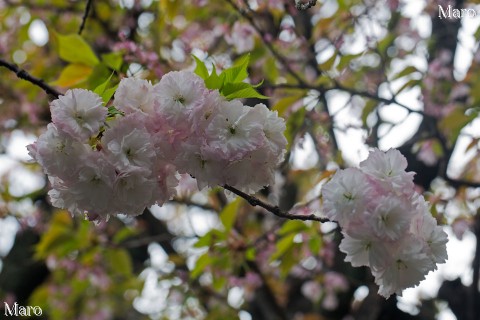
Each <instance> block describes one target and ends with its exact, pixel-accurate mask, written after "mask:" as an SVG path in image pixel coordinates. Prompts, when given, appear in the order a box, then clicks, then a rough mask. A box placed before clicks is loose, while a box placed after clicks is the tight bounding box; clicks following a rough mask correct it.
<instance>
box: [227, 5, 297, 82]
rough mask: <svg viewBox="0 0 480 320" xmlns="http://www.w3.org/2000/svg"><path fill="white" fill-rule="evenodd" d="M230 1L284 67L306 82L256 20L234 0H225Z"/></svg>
mask: <svg viewBox="0 0 480 320" xmlns="http://www.w3.org/2000/svg"><path fill="white" fill-rule="evenodd" d="M225 1H226V2H228V3H229V4H230V5H231V6H232V7H233V8H234V9H235V10H236V11H237V12H238V13H239V14H241V15H242V17H244V18H245V19H247V20H248V22H249V23H250V25H251V26H252V27H253V28H254V29H255V31H257V33H258V35H259V36H260V38H261V39H262V41H263V43H264V44H265V46H266V47H267V49H268V50H269V51H270V53H271V54H272V55H273V56H274V57H275V59H277V61H278V62H280V64H282V65H283V67H284V68H285V69H286V70H287V72H288V73H290V75H291V76H292V77H293V78H295V80H297V82H298V83H302V84H303V83H305V81H304V80H303V79H302V78H301V77H300V76H299V75H298V74H297V73H296V72H295V71H294V70H293V69H292V67H291V66H290V65H289V64H288V62H287V61H286V59H285V57H284V56H282V55H281V54H280V53H279V52H278V51H277V50H276V49H275V48H274V47H273V45H272V43H271V42H270V41H268V40H267V37H266V34H265V32H264V31H263V30H262V29H260V27H259V26H258V25H257V24H256V23H255V20H254V19H253V18H252V16H250V15H249V14H248V13H247V12H246V11H245V10H242V9H241V8H240V7H238V6H237V5H236V4H235V2H234V1H233V0H225Z"/></svg>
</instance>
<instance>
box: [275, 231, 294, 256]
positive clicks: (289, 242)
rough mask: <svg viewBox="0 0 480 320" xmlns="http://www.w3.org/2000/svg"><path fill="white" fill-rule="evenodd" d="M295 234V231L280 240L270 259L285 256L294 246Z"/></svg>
mask: <svg viewBox="0 0 480 320" xmlns="http://www.w3.org/2000/svg"><path fill="white" fill-rule="evenodd" d="M295 236H296V234H295V233H291V234H288V235H286V236H285V237H283V238H281V239H280V240H278V242H277V244H276V250H275V252H274V253H273V254H272V256H271V257H270V261H274V260H277V259H278V258H280V257H281V256H283V255H284V254H285V252H287V250H288V249H290V248H291V247H292V246H293V238H295Z"/></svg>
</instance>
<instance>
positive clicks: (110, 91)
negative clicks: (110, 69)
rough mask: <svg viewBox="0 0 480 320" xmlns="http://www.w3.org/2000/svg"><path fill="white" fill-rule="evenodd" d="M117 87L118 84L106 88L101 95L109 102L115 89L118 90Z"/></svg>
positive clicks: (104, 100)
mask: <svg viewBox="0 0 480 320" xmlns="http://www.w3.org/2000/svg"><path fill="white" fill-rule="evenodd" d="M117 88H118V84H117V85H115V86H114V87H111V88H110V89H107V90H105V91H104V92H103V93H102V95H101V97H102V100H103V102H105V103H108V101H110V99H111V98H112V96H113V94H114V93H115V91H117Z"/></svg>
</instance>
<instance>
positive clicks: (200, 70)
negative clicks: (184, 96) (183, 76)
mask: <svg viewBox="0 0 480 320" xmlns="http://www.w3.org/2000/svg"><path fill="white" fill-rule="evenodd" d="M192 57H193V59H195V62H196V64H197V66H196V67H195V70H194V72H195V74H197V75H198V76H199V77H200V78H202V79H203V80H206V79H207V78H208V76H209V74H208V70H207V67H206V66H205V63H203V61H202V60H200V59H199V58H197V57H196V56H194V55H193V54H192Z"/></svg>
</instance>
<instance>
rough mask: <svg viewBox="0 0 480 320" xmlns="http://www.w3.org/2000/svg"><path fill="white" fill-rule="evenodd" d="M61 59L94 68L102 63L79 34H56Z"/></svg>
mask: <svg viewBox="0 0 480 320" xmlns="http://www.w3.org/2000/svg"><path fill="white" fill-rule="evenodd" d="M56 37H57V39H58V53H59V55H60V58H62V59H63V60H65V61H68V62H71V63H83V64H86V65H87V66H91V67H94V66H95V65H97V64H98V63H99V62H100V61H99V60H98V58H97V56H96V55H95V53H94V52H93V50H92V48H91V47H90V45H89V44H88V43H87V42H86V41H85V40H84V39H83V38H82V37H81V36H80V35H78V34H76V33H75V34H67V35H61V34H56Z"/></svg>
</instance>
